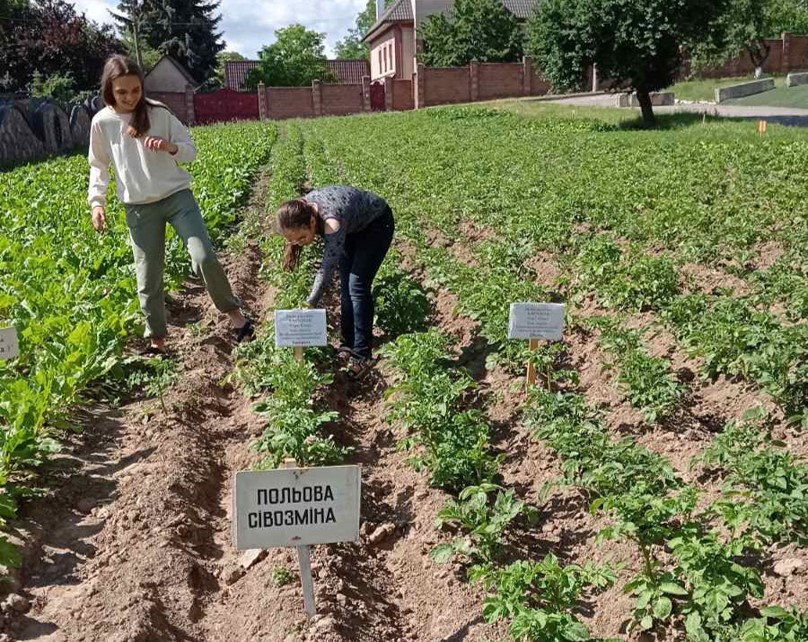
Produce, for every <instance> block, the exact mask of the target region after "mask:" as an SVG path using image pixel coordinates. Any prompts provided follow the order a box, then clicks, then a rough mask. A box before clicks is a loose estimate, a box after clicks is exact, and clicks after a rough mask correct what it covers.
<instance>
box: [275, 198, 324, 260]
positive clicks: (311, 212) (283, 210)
mask: <svg viewBox="0 0 808 642" xmlns="http://www.w3.org/2000/svg"><path fill="white" fill-rule="evenodd" d="M316 215H317V211H316V210H315V209H314V207H313V206H312V205H311V203H309V202H308V201H307V200H306V199H304V198H296V199H295V200H293V201H286V202H285V203H284V204H283V205H281V206H280V208H279V209H278V212H277V213H276V215H275V216H276V219H277V221H278V231H279V232H281V233H282V232H284V231H287V230H299V229H301V228H303V227H309V225H311V217H312V216H316ZM302 251H303V247H302V246H301V245H292V244H291V243H289V242H288V241H287V242H286V248H285V250H284V253H283V269H284V270H286V271H287V272H294V271H295V270H296V269H297V266H298V264H299V263H300V253H301V252H302Z"/></svg>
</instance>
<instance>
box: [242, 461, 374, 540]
mask: <svg viewBox="0 0 808 642" xmlns="http://www.w3.org/2000/svg"><path fill="white" fill-rule="evenodd" d="M360 488H361V475H360V471H359V467H358V466H327V467H323V468H282V469H279V470H267V471H261V472H250V471H242V472H239V473H236V480H235V489H234V492H233V539H234V540H235V544H236V548H237V549H239V550H245V549H250V548H273V547H277V546H304V545H309V544H329V543H332V542H355V541H356V540H357V539H359V503H360V501H359V500H360Z"/></svg>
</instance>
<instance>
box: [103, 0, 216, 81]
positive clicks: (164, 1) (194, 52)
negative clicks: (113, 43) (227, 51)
mask: <svg viewBox="0 0 808 642" xmlns="http://www.w3.org/2000/svg"><path fill="white" fill-rule="evenodd" d="M218 8H219V2H205V1H204V0H121V2H120V3H119V4H118V11H117V13H115V12H111V13H112V15H113V17H114V18H115V20H116V22H117V23H118V28H119V30H120V31H121V34H122V36H124V37H125V38H127V39H128V40H130V41H131V42H132V46H133V49H134V53H135V57H136V58H138V57H139V62H141V64H143V63H145V60H143V59H142V58H143V56H142V52H141V51H140V47H141V45H142V44H143V43H145V45H147V47H148V48H149V49H151V50H153V51H157V52H160V53H161V54H168V55H170V56H172V57H173V58H175V59H176V60H177V61H178V62H179V63H180V64H182V65H183V66H184V67H185V68H186V69H187V70H188V72H189V73H190V74H191V76H193V77H194V78H196V79H197V80H200V81H202V80H206V79H207V78H209V77H210V76H211V75H213V73H214V72H215V70H216V64H217V60H216V56H217V54H218V53H219V52H220V51H222V50H223V49H224V43H223V42H222V39H221V37H222V34H221V32H219V31H217V29H218V25H219V22H221V19H222V17H221V15H219V14H217V13H216V12H217V10H218Z"/></svg>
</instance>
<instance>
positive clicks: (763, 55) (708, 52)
mask: <svg viewBox="0 0 808 642" xmlns="http://www.w3.org/2000/svg"><path fill="white" fill-rule="evenodd" d="M783 32H791V33H806V32H808V2H806V1H805V0H729V1H728V2H727V3H726V7H725V9H724V11H723V13H722V14H721V16H720V17H719V19H718V20H717V21H716V23H715V28H714V29H713V30H712V33H711V34H710V38H709V39H708V40H707V41H705V42H703V43H701V45H700V46H699V47H697V48H695V50H694V52H693V64H694V67H695V68H696V69H702V68H705V67H711V66H718V65H721V64H723V63H724V62H726V61H727V60H730V59H732V58H736V57H737V56H739V55H741V54H742V53H743V52H746V53H748V54H749V57H750V59H751V60H752V64H753V65H755V76H756V77H758V78H759V77H760V76H762V75H763V65H764V64H765V62H766V60H767V59H768V57H769V53H770V51H771V46H770V45H769V44H768V43H767V42H766V39H767V38H778V37H780V35H781V34H782V33H783Z"/></svg>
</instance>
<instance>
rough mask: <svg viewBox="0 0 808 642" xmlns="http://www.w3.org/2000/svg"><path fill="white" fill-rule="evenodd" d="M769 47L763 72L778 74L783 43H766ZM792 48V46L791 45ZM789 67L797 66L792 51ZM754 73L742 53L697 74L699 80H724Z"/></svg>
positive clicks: (753, 69) (747, 59)
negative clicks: (718, 65)
mask: <svg viewBox="0 0 808 642" xmlns="http://www.w3.org/2000/svg"><path fill="white" fill-rule="evenodd" d="M766 42H767V43H768V44H769V46H770V47H771V51H770V52H769V57H768V58H767V59H766V62H765V63H764V64H763V71H764V72H766V73H769V74H779V73H781V71H782V64H783V41H782V40H781V39H780V38H777V39H769V40H767V41H766ZM792 46H793V45H792ZM790 57H791V66H792V68H794V65H795V64H798V62H799V58H798V57H796V56H795V55H794V53H793V51H792V53H791V54H790ZM754 72H755V65H754V64H752V59H751V58H750V57H749V54H748V53H747V52H744V53H742V54H741V55H740V56H739V57H738V58H736V59H734V60H730V61H728V62H726V63H725V64H723V65H721V66H720V67H715V68H713V69H705V70H704V71H701V72H699V73H698V76H699V77H700V78H726V77H730V76H749V75H752V74H753V73H754Z"/></svg>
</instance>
